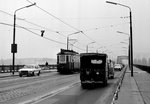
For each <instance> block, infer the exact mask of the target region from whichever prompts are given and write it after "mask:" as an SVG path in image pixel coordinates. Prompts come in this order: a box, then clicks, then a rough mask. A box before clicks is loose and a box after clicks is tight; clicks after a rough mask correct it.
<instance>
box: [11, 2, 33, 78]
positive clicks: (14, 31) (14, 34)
mask: <svg viewBox="0 0 150 104" xmlns="http://www.w3.org/2000/svg"><path fill="white" fill-rule="evenodd" d="M33 5H36V3H34V4H31V5H27V6H25V7H22V8H19V9H17V10H15V12H14V25H13V44H11V53H12V54H13V59H12V66H13V67H12V68H13V69H12V74H13V75H14V69H15V68H14V67H15V53H17V44H16V43H15V37H16V12H17V11H19V10H21V9H24V8H28V7H31V6H33Z"/></svg>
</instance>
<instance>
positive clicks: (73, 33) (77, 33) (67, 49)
mask: <svg viewBox="0 0 150 104" xmlns="http://www.w3.org/2000/svg"><path fill="white" fill-rule="evenodd" d="M80 32H82V31H78V32H74V33H71V34H69V35H68V36H67V50H68V49H69V36H71V35H74V34H78V33H80Z"/></svg>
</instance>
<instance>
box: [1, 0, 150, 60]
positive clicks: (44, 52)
mask: <svg viewBox="0 0 150 104" xmlns="http://www.w3.org/2000/svg"><path fill="white" fill-rule="evenodd" d="M110 1H112V0H110ZM31 2H32V3H34V2H35V3H36V5H34V6H32V7H29V8H24V9H21V10H19V11H17V12H16V16H17V19H16V25H17V26H16V44H17V45H18V47H17V48H18V49H17V53H16V54H15V56H16V58H56V55H57V53H58V52H59V51H60V49H61V48H63V49H66V48H67V37H69V39H70V41H69V43H70V44H73V46H72V45H69V49H73V50H75V51H77V52H79V53H82V52H86V47H87V46H88V51H89V52H97V51H98V52H106V53H108V55H109V57H110V58H116V56H118V55H127V54H128V45H129V42H128V41H129V40H128V39H129V34H130V28H129V26H130V25H129V9H128V8H125V7H122V6H119V5H112V4H108V3H106V0H0V58H1V59H11V58H12V53H11V44H12V41H13V22H14V17H13V15H14V12H15V10H17V9H19V8H22V7H24V6H27V5H30V4H31ZM112 2H117V3H120V4H124V5H127V6H129V7H130V8H131V9H132V26H133V54H134V58H142V57H146V58H149V57H150V48H149V44H150V41H149V39H150V29H149V28H150V22H149V21H150V14H149V10H150V6H149V5H150V1H149V0H142V1H141V0H113V1H112ZM41 30H44V31H45V32H44V36H43V37H41V36H40V35H41ZM80 31H82V32H80ZM117 31H120V32H123V33H124V34H123V33H122V34H121V33H117ZM70 34H71V35H70ZM125 34H126V35H125ZM127 34H128V35H127Z"/></svg>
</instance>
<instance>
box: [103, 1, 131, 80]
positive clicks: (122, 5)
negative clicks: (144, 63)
mask: <svg viewBox="0 0 150 104" xmlns="http://www.w3.org/2000/svg"><path fill="white" fill-rule="evenodd" d="M106 3H109V4H113V5H120V6H123V7H126V8H128V9H129V14H130V70H131V77H133V39H132V11H131V8H130V7H129V6H127V5H123V4H120V3H115V2H111V1H106Z"/></svg>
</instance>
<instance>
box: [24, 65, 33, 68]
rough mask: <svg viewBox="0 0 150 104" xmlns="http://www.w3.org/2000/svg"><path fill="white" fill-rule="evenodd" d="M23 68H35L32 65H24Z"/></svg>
mask: <svg viewBox="0 0 150 104" xmlns="http://www.w3.org/2000/svg"><path fill="white" fill-rule="evenodd" d="M24 68H36V66H33V65H25V66H24Z"/></svg>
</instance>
